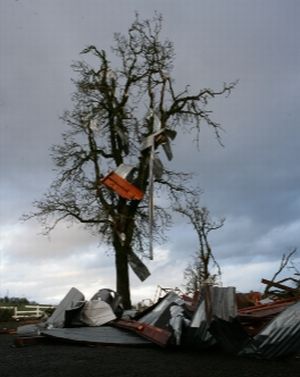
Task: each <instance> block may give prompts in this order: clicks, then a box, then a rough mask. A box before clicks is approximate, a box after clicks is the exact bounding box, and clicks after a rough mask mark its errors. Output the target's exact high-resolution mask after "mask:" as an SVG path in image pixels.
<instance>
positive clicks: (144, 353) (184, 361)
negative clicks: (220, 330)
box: [0, 334, 300, 377]
mask: <svg viewBox="0 0 300 377" xmlns="http://www.w3.org/2000/svg"><path fill="white" fill-rule="evenodd" d="M0 351H1V357H0V376H1V377H15V376H22V377H27V376H28V377H29V376H30V377H60V376H61V377H69V376H72V377H81V376H82V377H83V376H84V377H94V376H95V377H96V376H97V377H112V376H113V377H116V376H122V377H127V376H128V377H148V376H149V377H150V376H151V377H167V376H168V377H194V376H195V377H196V376H197V377H235V376H236V377H256V376H257V377H269V376H272V377H296V376H298V375H299V370H300V358H298V357H295V356H293V357H291V358H289V359H285V360H272V361H263V360H255V359H246V358H240V357H234V356H232V355H227V354H224V353H223V352H221V351H217V350H210V351H205V352H204V351H195V350H193V351H190V350H189V351H187V350H185V351H183V350H178V349H177V350H174V349H161V348H159V347H157V346H150V347H121V346H98V345H97V346H93V347H92V346H87V345H78V344H69V343H68V344H65V343H57V342H54V341H49V340H48V341H47V342H43V343H38V344H35V345H27V346H22V347H16V346H15V345H14V336H13V335H9V334H0Z"/></svg>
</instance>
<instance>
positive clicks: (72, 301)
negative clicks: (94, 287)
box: [46, 287, 84, 327]
mask: <svg viewBox="0 0 300 377" xmlns="http://www.w3.org/2000/svg"><path fill="white" fill-rule="evenodd" d="M83 301H84V295H83V294H82V293H81V292H80V291H79V290H78V289H77V288H74V287H73V288H71V289H70V291H69V292H68V293H67V295H66V296H65V297H64V298H63V299H62V301H61V302H60V303H59V305H58V306H57V308H56V309H55V311H54V313H53V314H52V315H51V317H50V318H48V320H47V322H46V323H47V325H48V326H53V327H63V326H64V323H65V312H66V310H71V309H74V308H76V307H78V305H79V304H80V305H81V304H82V302H83Z"/></svg>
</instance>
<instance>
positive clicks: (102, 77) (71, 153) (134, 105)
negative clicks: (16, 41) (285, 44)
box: [25, 14, 236, 307]
mask: <svg viewBox="0 0 300 377" xmlns="http://www.w3.org/2000/svg"><path fill="white" fill-rule="evenodd" d="M161 28H162V17H161V15H159V14H155V15H154V17H153V19H151V20H144V21H141V20H140V18H139V16H138V14H136V16H135V19H134V21H133V23H132V25H131V26H130V28H129V30H128V34H127V35H121V34H115V36H114V41H115V43H114V46H113V47H112V53H113V61H114V62H116V61H118V62H119V64H116V66H115V65H113V64H112V62H111V61H110V60H109V57H108V55H107V53H106V52H105V51H104V50H98V49H97V48H96V47H95V46H89V47H87V48H85V49H84V50H83V51H82V54H85V55H86V56H87V59H86V61H79V62H77V63H75V64H74V65H73V68H74V71H75V72H76V74H77V75H78V77H77V78H76V79H75V80H74V84H75V87H76V91H75V93H74V95H73V98H72V99H73V104H74V106H73V109H72V110H70V111H66V112H65V113H64V115H63V117H62V120H63V121H64V123H65V124H66V130H65V132H64V133H63V135H62V143H61V144H59V145H55V146H53V148H52V157H53V161H54V164H55V166H56V170H57V177H56V179H55V180H54V181H53V183H52V185H51V186H50V189H49V191H48V193H47V194H46V195H45V196H44V197H43V198H42V199H41V200H38V201H36V202H34V207H35V211H33V212H32V213H31V214H29V215H26V216H25V218H27V219H28V218H31V217H37V218H39V219H40V221H41V222H42V224H43V225H44V226H45V230H46V232H49V231H51V230H52V229H53V228H54V227H55V226H56V225H57V223H59V222H60V221H75V222H78V223H81V224H83V225H84V226H85V227H86V228H87V229H90V230H91V231H93V232H96V233H98V234H99V235H100V236H101V239H102V241H103V242H106V244H107V245H110V247H111V248H112V249H113V250H114V252H115V265H116V277H117V283H116V288H117V292H118V293H119V294H120V295H121V296H122V298H123V302H124V306H125V307H130V305H131V302H130V289H129V272H128V264H130V266H131V267H132V268H134V269H135V272H138V271H140V272H141V271H142V273H140V277H141V279H143V278H145V277H146V276H147V274H148V272H147V269H146V267H145V266H144V265H143V263H142V261H141V260H140V259H139V258H138V256H137V255H136V253H139V254H140V255H142V256H147V250H149V247H150V246H151V245H149V242H151V237H150V238H149V231H148V229H149V228H148V222H149V211H148V202H149V200H151V192H149V191H148V187H149V184H150V183H151V179H150V177H149V175H150V171H151V169H149V164H150V163H152V164H154V165H155V166H156V167H157V166H158V167H160V168H161V169H160V170H161V172H160V174H158V173H157V175H156V176H155V177H154V178H153V181H155V185H154V188H155V189H156V190H160V189H161V188H163V187H164V188H165V193H166V197H168V198H169V199H170V200H171V201H172V200H175V201H179V200H180V197H181V195H182V194H183V193H186V192H189V189H187V187H190V186H188V185H187V181H188V179H189V178H190V174H188V173H186V172H175V171H172V170H168V169H167V167H163V166H162V165H161V163H160V161H159V159H158V153H159V150H160V149H161V148H160V146H163V147H164V149H165V151H166V154H167V157H168V158H169V159H171V158H172V153H171V150H170V148H169V147H170V139H172V138H174V137H175V135H176V132H175V130H183V129H190V130H194V132H195V136H196V138H197V137H198V136H199V131H200V123H201V125H202V121H203V122H204V123H206V124H207V125H208V126H209V127H211V128H212V130H213V131H214V133H215V135H216V137H217V139H218V140H220V133H219V132H220V125H219V124H218V123H216V122H215V121H214V120H213V119H212V118H211V115H212V113H211V111H210V110H209V109H208V108H207V106H208V104H209V102H210V100H211V99H213V98H214V97H216V96H221V95H226V94H229V93H230V92H231V90H232V89H233V88H234V86H235V84H236V83H230V84H228V85H227V84H224V86H223V87H222V88H221V89H220V90H212V89H208V88H205V89H201V90H198V91H196V92H195V93H190V89H189V86H186V88H184V89H183V90H180V91H177V90H176V88H175V85H174V80H173V79H172V78H171V71H172V67H173V62H174V49H173V45H172V43H171V42H169V41H168V40H165V41H161V40H160V33H161ZM149 140H150V143H149ZM147 142H148V144H147ZM124 164H125V166H124ZM128 165H130V166H131V167H133V170H132V171H131V173H130V174H129V166H128ZM118 168H121V170H122V168H123V172H124V171H125V170H126V169H127V172H128V176H126V177H125V176H124V177H125V178H124V177H123V178H124V179H123V181H122V182H123V183H126V181H127V183H128V184H129V191H130V190H132V192H131V191H130V192H129V194H130V195H131V196H129V197H126V195H125V196H124V195H123V196H122V193H120V190H119V192H116V190H115V189H116V188H117V187H116V185H117V184H119V183H120V182H119V181H118V182H111V181H110V179H111V178H113V177H112V176H109V175H108V172H111V171H115V172H116V169H118ZM156 170H157V169H156ZM158 170H159V169H158ZM161 173H162V174H161ZM117 175H118V174H117ZM129 176H130V178H129ZM118 177H119V176H118ZM118 177H117V180H118V179H119V178H118ZM153 181H152V182H153ZM109 184H110V189H108V186H109ZM114 185H115V186H114ZM119 189H123V188H122V187H119ZM127 189H128V187H127ZM191 191H192V190H191ZM191 191H190V192H191ZM134 193H136V195H135V194H134ZM123 194H124V192H123ZM153 214H154V215H153ZM151 216H154V217H153V219H152V217H151ZM151 216H150V221H151V223H153V237H154V241H158V240H160V239H161V237H162V236H163V232H164V230H165V229H166V227H168V226H169V225H170V223H171V217H170V213H169V211H168V209H167V206H166V207H164V208H163V207H160V206H158V205H156V206H155V210H154V212H152V215H151ZM151 229H152V228H151Z"/></svg>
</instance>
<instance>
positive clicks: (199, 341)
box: [16, 281, 300, 359]
mask: <svg viewBox="0 0 300 377" xmlns="http://www.w3.org/2000/svg"><path fill="white" fill-rule="evenodd" d="M267 283H268V284H270V283H272V282H269V281H267ZM287 291H288V292H289V293H291V290H290V289H288V290H287ZM40 337H43V338H45V337H47V338H52V339H56V340H59V339H60V340H65V341H73V342H85V343H89V344H97V343H100V344H119V345H139V346H140V345H145V346H146V345H147V346H149V345H151V344H156V345H158V346H160V347H167V346H173V347H188V348H197V349H199V350H201V349H203V348H208V347H212V346H217V347H221V348H222V349H223V350H224V351H225V352H229V353H233V354H236V355H240V356H252V357H258V358H264V359H272V358H277V357H283V356H287V355H291V354H293V353H297V352H299V350H300V295H299V294H298V295H296V294H295V292H293V294H291V295H290V297H274V296H273V297H267V298H264V299H263V298H262V297H261V294H260V293H258V292H250V293H248V294H239V293H236V289H235V288H234V287H218V286H210V285H207V286H204V287H203V288H202V290H201V292H196V294H195V295H194V297H189V296H187V295H185V294H181V293H179V292H175V291H169V292H168V293H167V294H166V295H165V296H164V297H162V298H160V299H159V300H158V301H157V302H156V303H155V304H153V305H151V306H149V307H148V308H146V309H145V310H143V311H142V312H139V311H137V310H131V311H124V310H123V307H122V298H121V297H120V296H119V295H118V294H117V293H116V292H114V291H112V290H110V289H100V290H99V291H98V292H97V293H96V294H95V295H94V296H93V297H92V299H91V300H89V301H86V300H85V298H84V295H83V294H82V293H81V292H80V291H79V290H77V289H76V288H72V289H71V290H70V291H69V292H68V293H67V295H66V296H65V298H64V299H63V300H62V301H61V303H60V304H59V305H58V306H57V308H56V310H55V311H54V313H53V314H52V315H51V317H50V318H48V319H47V320H45V321H44V322H41V323H38V324H31V325H25V326H20V327H19V328H18V330H17V338H16V342H17V343H18V344H19V345H23V344H25V343H26V340H24V339H27V342H28V339H31V340H32V341H34V340H36V339H37V338H40Z"/></svg>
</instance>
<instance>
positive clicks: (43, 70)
mask: <svg viewBox="0 0 300 377" xmlns="http://www.w3.org/2000/svg"><path fill="white" fill-rule="evenodd" d="M155 10H157V11H158V12H160V13H162V15H163V17H164V24H163V25H164V26H163V37H167V38H168V39H170V40H171V41H172V42H174V45H175V51H176V59H175V68H174V71H173V76H174V78H175V80H176V84H177V85H178V87H184V86H185V85H186V84H190V85H191V88H193V89H194V90H195V91H197V90H198V89H200V88H204V87H212V88H214V89H219V88H222V86H223V82H232V81H234V80H236V79H239V80H240V81H239V84H238V86H237V88H236V89H235V90H234V91H233V93H232V95H231V96H229V97H228V98H224V97H222V98H218V99H217V100H216V101H215V102H214V103H213V104H212V106H211V108H212V110H213V111H214V115H213V118H214V119H215V120H216V121H218V122H220V123H221V125H222V127H223V128H224V133H223V135H222V137H223V143H224V145H225V147H224V148H222V147H221V146H220V145H219V144H218V143H217V141H216V140H215V137H214V135H213V133H212V132H210V131H209V130H207V129H205V127H204V128H203V132H202V134H201V141H200V150H199V151H197V148H196V146H194V145H192V141H191V140H192V138H191V137H189V136H188V135H184V136H181V135H179V136H178V137H177V138H176V139H175V141H174V159H173V161H172V163H170V165H173V166H176V168H180V169H181V170H188V171H193V172H195V173H196V178H195V179H196V180H197V183H198V184H199V185H200V186H201V188H202V189H203V191H204V193H203V195H202V203H203V205H206V206H207V207H208V208H209V210H210V212H211V215H212V217H214V218H216V219H217V218H220V217H225V218H226V221H225V225H224V227H223V228H222V229H221V230H219V231H218V233H215V235H214V236H213V237H212V238H211V244H212V246H213V249H214V251H215V256H216V259H217V260H218V262H219V264H220V265H221V268H222V271H223V284H224V286H228V285H233V286H236V287H237V290H238V291H249V290H262V289H263V288H264V287H263V286H262V285H261V283H260V279H261V278H262V277H264V278H271V277H272V275H273V273H274V272H275V271H276V269H277V268H278V265H279V262H280V259H281V256H282V254H283V253H286V252H287V251H288V250H290V248H292V247H298V248H299V247H300V174H299V154H300V129H299V120H300V112H299V91H300V44H299V38H300V25H299V18H300V2H299V1H297V0H294V1H293V0H286V1H277V0H265V1H258V0H252V1H243V0H215V1H214V0H184V1H183V0H181V1H179V0H159V1H156V0H110V1H105V0H51V1H49V0H44V1H43V0H16V1H14V0H0V127H1V129H0V185H1V186H0V212H1V213H0V227H1V228H0V232H1V238H0V273H1V275H0V296H4V295H9V296H26V297H28V298H30V299H32V300H35V301H38V302H41V303H50V302H51V303H55V302H58V301H59V300H60V299H61V298H62V297H63V296H64V295H65V294H66V293H67V291H68V290H69V289H70V288H71V287H72V286H75V287H77V288H78V289H80V290H81V291H82V293H83V294H85V296H86V298H90V296H91V295H92V294H93V293H95V292H96V291H97V290H98V289H99V288H103V287H110V288H113V289H114V288H115V276H114V268H113V255H111V254H110V253H108V252H107V248H106V247H105V246H104V245H101V244H99V240H97V239H96V238H95V237H92V236H91V235H90V234H88V233H87V232H86V231H84V230H83V229H81V228H80V227H78V226H73V227H68V226H67V225H66V224H61V225H60V226H59V227H57V229H55V230H54V231H53V233H52V234H51V236H50V237H45V236H42V235H40V234H39V233H40V232H41V230H42V229H41V226H40V224H38V223H37V222H35V221H30V222H26V223H22V222H21V221H20V217H21V215H22V214H23V213H25V212H28V211H30V210H31V209H32V202H33V201H34V200H35V199H39V198H41V196H42V194H43V193H44V192H45V191H46V190H47V188H48V186H49V184H50V183H51V180H52V179H53V176H54V175H53V171H52V168H53V165H52V162H51V159H50V156H49V148H50V146H51V145H52V144H54V143H58V142H59V141H60V140H61V133H62V131H63V127H64V125H63V124H62V122H61V121H60V119H59V117H60V115H61V114H62V113H63V111H64V110H66V109H71V101H70V97H71V94H72V92H73V90H74V87H73V86H72V83H71V78H72V77H74V74H73V72H72V69H71V68H70V65H71V64H72V62H73V61H76V60H78V59H80V58H81V57H82V56H80V55H79V53H80V51H82V50H83V49H84V48H85V47H86V46H87V45H90V44H94V45H96V46H97V47H98V49H105V50H108V51H109V48H110V46H111V45H112V43H113V33H114V32H121V33H126V31H127V29H128V27H129V26H130V24H131V22H132V21H133V18H134V12H135V11H138V12H139V13H140V16H141V18H150V17H151V16H153V14H154V11H155ZM170 167H171V166H170ZM196 249H197V239H196V236H195V234H194V232H193V229H192V228H191V227H190V225H188V224H186V223H184V222H183V219H181V218H179V219H176V221H175V225H174V228H173V229H172V230H171V231H170V233H169V235H168V241H167V242H166V243H164V244H162V245H159V246H157V245H156V247H155V251H154V261H151V262H150V261H149V262H147V261H145V263H147V265H148V267H149V269H150V271H151V272H152V275H151V276H150V277H149V278H148V279H147V280H146V281H145V282H144V283H140V282H139V280H138V279H137V278H136V277H135V276H133V274H131V284H132V297H133V301H134V302H137V301H139V300H140V299H142V298H153V296H154V294H155V289H156V286H157V285H161V286H163V287H175V286H181V285H182V283H183V270H184V268H185V267H186V265H187V264H188V263H189V262H190V261H191V256H192V255H193V254H194V252H195V250H196ZM299 253H300V250H299V252H298V256H299V255H300V254H299ZM295 262H296V263H298V266H299V258H298V259H296V260H295Z"/></svg>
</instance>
